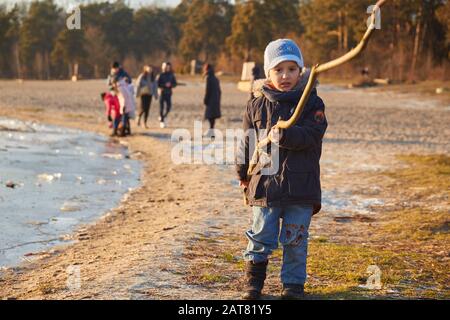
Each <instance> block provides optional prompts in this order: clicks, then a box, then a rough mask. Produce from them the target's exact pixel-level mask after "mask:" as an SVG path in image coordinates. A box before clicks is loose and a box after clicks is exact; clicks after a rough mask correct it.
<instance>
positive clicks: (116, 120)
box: [101, 92, 122, 137]
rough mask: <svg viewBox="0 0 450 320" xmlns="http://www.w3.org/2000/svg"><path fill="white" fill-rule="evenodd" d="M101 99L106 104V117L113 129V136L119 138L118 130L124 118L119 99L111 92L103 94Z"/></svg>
mask: <svg viewBox="0 0 450 320" xmlns="http://www.w3.org/2000/svg"><path fill="white" fill-rule="evenodd" d="M101 97H102V100H103V102H104V103H105V107H106V115H107V117H108V121H109V122H110V128H111V127H112V128H113V132H112V134H111V136H112V137H114V136H117V130H118V129H119V124H120V120H121V118H122V116H121V114H120V104H119V98H118V97H117V96H116V95H114V94H112V93H110V92H103V93H102V94H101Z"/></svg>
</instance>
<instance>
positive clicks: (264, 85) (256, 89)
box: [252, 68, 319, 100]
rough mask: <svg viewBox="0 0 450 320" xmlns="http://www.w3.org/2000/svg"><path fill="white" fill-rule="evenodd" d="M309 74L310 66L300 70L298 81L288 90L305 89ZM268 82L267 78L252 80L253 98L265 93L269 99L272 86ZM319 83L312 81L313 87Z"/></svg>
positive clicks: (298, 90)
mask: <svg viewBox="0 0 450 320" xmlns="http://www.w3.org/2000/svg"><path fill="white" fill-rule="evenodd" d="M310 74H311V69H310V68H303V69H302V72H301V74H300V81H299V83H298V84H297V85H296V86H295V88H294V89H293V90H291V91H290V92H292V93H293V92H303V91H304V90H305V87H306V85H307V83H308V80H309V75H310ZM269 83H270V80H269V79H259V80H255V81H254V82H253V86H252V92H253V96H254V97H255V98H258V97H261V96H263V95H265V96H266V97H267V98H268V99H269V100H271V98H272V97H269V96H268V94H266V93H268V92H271V91H274V90H273V89H272V88H269V86H268V85H269ZM318 85H319V81H318V80H316V81H315V83H314V86H313V88H316V87H318ZM286 94H289V92H286Z"/></svg>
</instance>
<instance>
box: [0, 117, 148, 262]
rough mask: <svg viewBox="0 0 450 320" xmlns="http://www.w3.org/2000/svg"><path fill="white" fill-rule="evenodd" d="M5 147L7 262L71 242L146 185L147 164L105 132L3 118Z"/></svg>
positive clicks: (2, 181) (3, 244) (1, 241)
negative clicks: (142, 177) (81, 228)
mask: <svg viewBox="0 0 450 320" xmlns="http://www.w3.org/2000/svg"><path fill="white" fill-rule="evenodd" d="M0 152H1V154H2V157H1V158H0V208H1V212H2V213H1V214H0V229H1V233H0V267H11V266H14V265H17V264H19V263H20V262H22V261H23V260H28V258H27V256H29V255H32V254H33V253H35V252H37V251H43V250H48V249H49V248H51V247H52V246H54V245H57V244H61V243H64V242H67V241H70V239H71V237H70V234H71V233H73V232H74V231H75V230H76V229H77V228H78V227H79V226H80V225H82V224H87V223H91V222H94V221H96V220H97V219H98V218H100V217H101V216H102V215H104V214H105V213H106V212H107V211H108V210H110V209H113V208H114V207H116V206H117V205H118V204H119V203H120V201H121V199H122V198H123V195H124V194H126V193H127V192H129V191H130V190H131V189H133V188H135V187H137V186H138V185H139V177H140V172H141V165H140V164H139V163H138V162H137V161H136V160H131V159H128V151H127V149H126V147H124V146H122V145H120V144H117V143H116V144H114V143H111V142H110V141H108V139H107V138H106V137H103V136H101V135H99V134H94V133H89V132H84V131H81V130H74V129H67V128H62V127H56V126H50V125H42V124H39V123H35V122H29V121H19V120H14V119H7V118H0ZM7 185H9V187H7Z"/></svg>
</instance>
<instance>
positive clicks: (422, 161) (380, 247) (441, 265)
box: [185, 155, 450, 299]
mask: <svg viewBox="0 0 450 320" xmlns="http://www.w3.org/2000/svg"><path fill="white" fill-rule="evenodd" d="M400 158H401V159H402V160H404V161H406V162H407V163H408V167H406V168H404V169H402V170H397V171H395V172H386V173H385V174H386V175H388V176H389V177H391V178H393V179H394V182H395V183H394V184H392V185H390V186H386V188H390V187H395V186H397V185H398V184H399V183H400V184H402V185H405V186H407V187H408V188H414V187H416V186H420V187H422V188H423V189H421V194H420V196H421V197H426V196H428V195H429V194H433V193H434V194H436V193H439V192H440V193H441V194H445V193H446V192H447V196H448V190H449V181H450V179H448V174H449V169H450V159H449V157H447V156H443V155H435V156H417V155H409V156H401V157H400ZM425 169H426V170H425ZM448 217H449V215H448V212H444V211H439V210H438V211H430V210H429V209H426V208H416V209H403V210H399V211H395V212H389V214H388V215H387V216H384V217H383V219H382V221H381V224H380V226H379V227H377V228H371V227H370V226H367V227H366V228H371V230H370V231H371V236H370V239H366V240H367V242H366V244H365V245H362V244H358V243H350V244H348V243H347V244H342V243H332V242H329V241H328V239H327V238H326V237H325V236H321V237H318V238H315V239H312V240H311V241H310V244H309V250H308V251H309V256H308V274H309V275H310V276H309V278H308V281H307V285H306V290H307V292H308V298H309V299H417V298H420V299H428V298H432V299H448V298H450V290H449V283H450V279H449V275H448V270H449V269H450V268H449V267H450V265H449V260H450V259H449V252H450V251H449V249H450V248H449V244H450V238H449V234H448V231H449V219H448ZM367 231H368V230H360V232H361V233H362V234H366V233H367ZM245 246H246V241H245V237H243V236H239V235H236V234H229V235H226V236H223V238H217V239H211V238H208V237H199V238H196V239H194V242H193V243H192V244H191V245H190V246H188V248H187V250H186V253H185V254H186V256H188V257H189V259H190V260H191V261H192V265H191V268H190V270H189V272H188V274H187V276H186V280H187V281H188V283H190V284H196V285H202V286H207V287H210V288H216V289H219V290H235V291H240V290H241V288H242V284H243V276H244V266H245V263H244V261H243V260H242V251H243V250H244V248H245ZM281 259H282V251H281V249H278V250H276V251H275V252H274V253H273V254H272V256H271V260H270V264H269V268H268V273H269V274H268V279H267V283H266V287H265V288H266V289H265V292H266V293H270V294H274V296H270V295H269V296H267V298H269V299H270V298H272V297H276V294H277V292H278V291H279V289H280V284H279V277H278V275H279V272H280V268H281ZM371 265H375V266H377V267H378V268H379V269H380V272H381V274H380V282H381V285H382V287H381V289H377V290H373V289H367V288H365V287H364V286H365V285H366V284H367V281H368V278H369V277H370V276H371V275H373V272H372V273H371V272H368V267H369V266H371Z"/></svg>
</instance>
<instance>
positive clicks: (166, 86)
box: [158, 62, 177, 128]
mask: <svg viewBox="0 0 450 320" xmlns="http://www.w3.org/2000/svg"><path fill="white" fill-rule="evenodd" d="M176 86H177V79H176V78H175V75H174V73H173V72H172V64H171V63H170V62H164V63H163V64H162V73H161V74H160V75H159V77H158V88H159V90H160V91H161V94H160V95H159V124H160V127H161V128H165V127H166V117H167V115H168V114H169V112H170V109H171V108H172V89H173V88H175V87H176ZM164 106H166V108H164Z"/></svg>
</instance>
